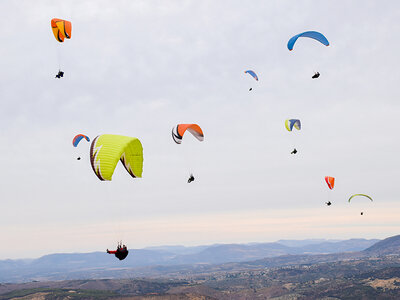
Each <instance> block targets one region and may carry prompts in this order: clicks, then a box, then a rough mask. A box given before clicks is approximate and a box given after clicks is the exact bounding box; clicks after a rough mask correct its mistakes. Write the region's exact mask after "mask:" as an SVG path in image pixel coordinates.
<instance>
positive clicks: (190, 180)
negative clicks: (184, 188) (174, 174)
mask: <svg viewBox="0 0 400 300" xmlns="http://www.w3.org/2000/svg"><path fill="white" fill-rule="evenodd" d="M192 181H194V176H193V174H190V177H189V179H188V183H191V182H192Z"/></svg>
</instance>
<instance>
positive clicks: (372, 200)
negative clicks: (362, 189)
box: [348, 194, 374, 202]
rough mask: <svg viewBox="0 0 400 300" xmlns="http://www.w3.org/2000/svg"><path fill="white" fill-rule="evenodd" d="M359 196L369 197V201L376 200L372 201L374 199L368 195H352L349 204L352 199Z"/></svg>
mask: <svg viewBox="0 0 400 300" xmlns="http://www.w3.org/2000/svg"><path fill="white" fill-rule="evenodd" d="M357 196H362V197H367V198H368V199H369V200H371V201H374V200H372V198H371V197H370V196H368V195H365V194H354V195H352V196H351V197H350V198H349V201H348V202H350V201H351V199H353V198H354V197H357Z"/></svg>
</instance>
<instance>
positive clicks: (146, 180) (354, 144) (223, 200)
mask: <svg viewBox="0 0 400 300" xmlns="http://www.w3.org/2000/svg"><path fill="white" fill-rule="evenodd" d="M383 3H384V4H383ZM52 18H61V19H66V20H70V21H71V22H72V38H71V39H70V40H66V41H65V42H64V43H62V44H61V43H58V42H57V41H56V40H55V38H54V36H53V34H52V31H51V27H50V20H51V19H52ZM399 20H400V3H399V2H398V1H395V0H393V1H384V2H382V1H311V0H310V1H306V0H299V1H282V0H276V1H261V0H260V1H256V0H255V1H251V3H248V2H244V1H224V0H218V1H208V0H205V1H173V0H171V1H148V0H143V1H123V0H113V1H111V0H110V1H97V0H96V1H89V0H88V1H83V0H76V1H74V0H71V1H53V0H52V1H45V0H37V1H30V0H20V1H11V0H3V1H1V2H0V40H1V45H0V103H1V109H0V138H1V141H2V142H1V143H0V165H1V172H0V182H1V183H0V202H1V208H0V244H1V245H3V247H2V248H1V249H0V259H7V258H27V257H39V256H41V255H44V254H48V253H55V252H91V251H104V250H105V249H106V248H112V247H113V246H115V245H116V242H117V241H118V240H121V239H122V240H123V241H124V242H125V243H126V244H127V245H128V246H129V247H130V248H142V247H149V246H158V245H187V246H192V245H204V244H213V243H248V242H271V241H276V240H279V239H305V238H327V239H347V238H385V237H388V236H392V235H396V234H399V229H400V218H399V215H400V203H399V191H398V190H399V186H398V184H397V180H398V174H399V169H400V159H399V155H398V149H399V147H400V141H399V139H398V116H399V113H400V102H399V99H400V92H399V88H398V84H399V82H400V73H399V72H400V71H399V70H400V63H399V59H398V53H399V47H400V42H399V41H398V40H397V39H396V38H395V37H396V34H397V33H398V32H399V31H400V22H399ZM307 30H316V31H319V32H322V33H323V34H324V35H325V36H326V37H327V38H328V40H329V42H330V46H329V47H325V46H323V45H321V44H319V43H318V42H316V41H314V40H311V39H305V38H303V39H299V40H298V41H297V43H296V44H295V47H294V50H293V51H288V49H287V47H286V45H287V41H288V40H289V39H290V37H292V36H293V35H295V34H297V33H300V32H303V31H307ZM59 68H61V69H62V70H63V71H64V72H65V75H64V78H62V79H60V80H59V79H55V78H54V76H55V75H56V74H57V72H58V70H59ZM249 69H251V70H254V71H255V72H256V73H257V74H258V77H259V81H258V82H257V81H255V80H254V79H253V78H252V77H251V76H249V75H248V74H245V73H244V71H245V70H249ZM316 71H319V72H320V73H321V76H320V78H318V79H311V76H312V75H313V74H314V72H316ZM249 88H252V89H253V90H252V91H249ZM291 118H295V119H300V120H301V122H302V129H301V131H294V132H288V131H286V129H285V126H284V123H285V120H286V119H291ZM179 123H197V124H199V125H200V126H201V127H202V129H203V131H204V135H205V139H204V142H199V141H197V140H196V139H195V138H193V136H191V135H190V134H189V135H185V136H184V139H183V143H182V144H181V145H177V144H175V143H174V142H173V140H172V138H171V129H172V127H173V126H175V125H176V124H179ZM79 133H83V134H86V135H88V136H89V137H90V138H91V139H93V138H94V137H96V136H97V135H99V134H105V133H110V134H120V135H126V136H133V137H137V138H138V139H140V141H141V142H142V145H143V149H144V166H143V178H141V179H132V177H131V176H130V175H129V174H128V173H127V172H126V171H125V169H124V168H123V166H122V165H121V164H119V165H118V166H117V168H116V170H115V173H114V176H113V180H112V181H110V182H101V181H99V180H98V178H97V177H96V176H95V174H94V173H93V171H92V169H91V166H90V160H89V148H90V144H89V143H86V142H85V141H82V142H81V143H80V145H79V147H78V148H74V147H72V143H71V142H72V138H73V137H74V136H75V135H76V134H79ZM293 147H296V148H297V150H298V151H299V152H298V154H296V155H291V154H290V152H291V151H292V149H293ZM78 156H79V157H82V159H81V160H80V161H78V160H77V159H76V158H77V157H78ZM190 172H193V173H194V176H195V181H194V182H193V183H191V184H188V183H187V178H188V177H189V173H190ZM325 176H333V177H335V178H336V184H335V188H334V189H333V190H329V188H328V187H327V185H326V183H325V181H324V177H325ZM354 193H365V194H368V195H370V196H371V197H373V199H374V202H370V201H369V200H367V199H363V198H356V199H354V200H353V202H352V203H351V204H349V203H348V202H347V199H348V198H349V196H350V195H352V194H354ZM326 201H331V202H332V203H333V204H332V206H330V207H327V206H326V205H325V202H326ZM360 211H364V212H365V214H364V215H363V216H361V215H360ZM8 246H13V247H12V250H11V249H10V247H8Z"/></svg>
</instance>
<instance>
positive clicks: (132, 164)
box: [90, 134, 143, 180]
mask: <svg viewBox="0 0 400 300" xmlns="http://www.w3.org/2000/svg"><path fill="white" fill-rule="evenodd" d="M119 160H121V162H122V164H123V165H124V167H125V169H126V170H127V171H128V173H129V174H130V175H131V176H132V177H133V178H137V177H142V172H143V147H142V143H141V142H140V141H139V140H138V139H137V138H134V137H129V136H122V135H115V134H102V135H99V136H97V137H96V138H95V139H94V140H93V142H92V144H91V146H90V163H91V165H92V169H93V171H94V173H95V174H96V175H97V177H98V178H99V179H100V180H111V178H112V175H113V174H114V170H115V167H116V166H117V163H118V161H119Z"/></svg>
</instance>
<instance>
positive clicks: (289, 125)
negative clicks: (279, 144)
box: [285, 119, 301, 154]
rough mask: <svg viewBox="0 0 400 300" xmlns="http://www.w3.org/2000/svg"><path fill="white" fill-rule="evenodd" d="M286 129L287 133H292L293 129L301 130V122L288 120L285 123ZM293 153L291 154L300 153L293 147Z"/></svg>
mask: <svg viewBox="0 0 400 300" xmlns="http://www.w3.org/2000/svg"><path fill="white" fill-rule="evenodd" d="M285 127H286V129H287V131H292V130H293V127H294V128H296V129H297V130H301V122H300V120H299V119H288V120H286V121H285ZM293 148H294V149H293V151H292V152H290V154H296V153H297V152H298V151H297V149H296V148H295V147H293Z"/></svg>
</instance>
